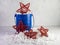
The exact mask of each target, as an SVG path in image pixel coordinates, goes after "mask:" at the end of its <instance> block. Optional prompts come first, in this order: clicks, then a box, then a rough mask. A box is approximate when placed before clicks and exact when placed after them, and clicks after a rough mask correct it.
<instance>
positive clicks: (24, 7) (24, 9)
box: [16, 2, 30, 14]
mask: <svg viewBox="0 0 60 45" xmlns="http://www.w3.org/2000/svg"><path fill="white" fill-rule="evenodd" d="M29 6H30V3H27V4H26V5H24V4H23V3H22V2H20V8H19V9H18V10H17V11H16V12H20V13H22V14H24V13H27V12H28V11H30V9H29Z"/></svg>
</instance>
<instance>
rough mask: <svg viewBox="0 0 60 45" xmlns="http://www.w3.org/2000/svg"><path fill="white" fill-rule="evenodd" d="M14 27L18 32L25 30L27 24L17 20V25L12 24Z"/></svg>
mask: <svg viewBox="0 0 60 45" xmlns="http://www.w3.org/2000/svg"><path fill="white" fill-rule="evenodd" d="M13 28H14V29H16V31H17V32H18V33H19V32H23V31H25V30H26V28H27V26H26V25H24V24H23V22H22V21H20V22H19V24H18V26H16V25H15V26H13Z"/></svg>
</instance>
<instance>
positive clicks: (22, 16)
mask: <svg viewBox="0 0 60 45" xmlns="http://www.w3.org/2000/svg"><path fill="white" fill-rule="evenodd" d="M32 16H33V15H32V14H15V20H16V26H17V25H18V24H19V21H21V20H22V22H23V23H24V25H26V26H28V28H27V29H26V30H30V29H31V28H32V24H33V22H32V19H33V18H32Z"/></svg>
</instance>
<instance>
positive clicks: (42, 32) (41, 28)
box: [38, 26, 48, 37]
mask: <svg viewBox="0 0 60 45" xmlns="http://www.w3.org/2000/svg"><path fill="white" fill-rule="evenodd" d="M38 30H39V31H40V33H41V37H42V36H46V37H48V34H47V32H48V29H45V28H44V27H42V26H41V27H40V29H38Z"/></svg>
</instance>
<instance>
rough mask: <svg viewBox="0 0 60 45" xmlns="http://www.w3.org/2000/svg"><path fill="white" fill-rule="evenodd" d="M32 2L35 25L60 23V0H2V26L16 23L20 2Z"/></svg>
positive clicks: (0, 8) (0, 9)
mask: <svg viewBox="0 0 60 45" xmlns="http://www.w3.org/2000/svg"><path fill="white" fill-rule="evenodd" d="M20 1H21V2H23V3H27V2H30V4H31V5H30V9H31V11H32V13H33V15H34V20H35V26H39V25H45V26H51V25H60V0H0V26H12V25H14V23H15V22H14V14H15V11H16V9H18V8H19V2H20Z"/></svg>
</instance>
